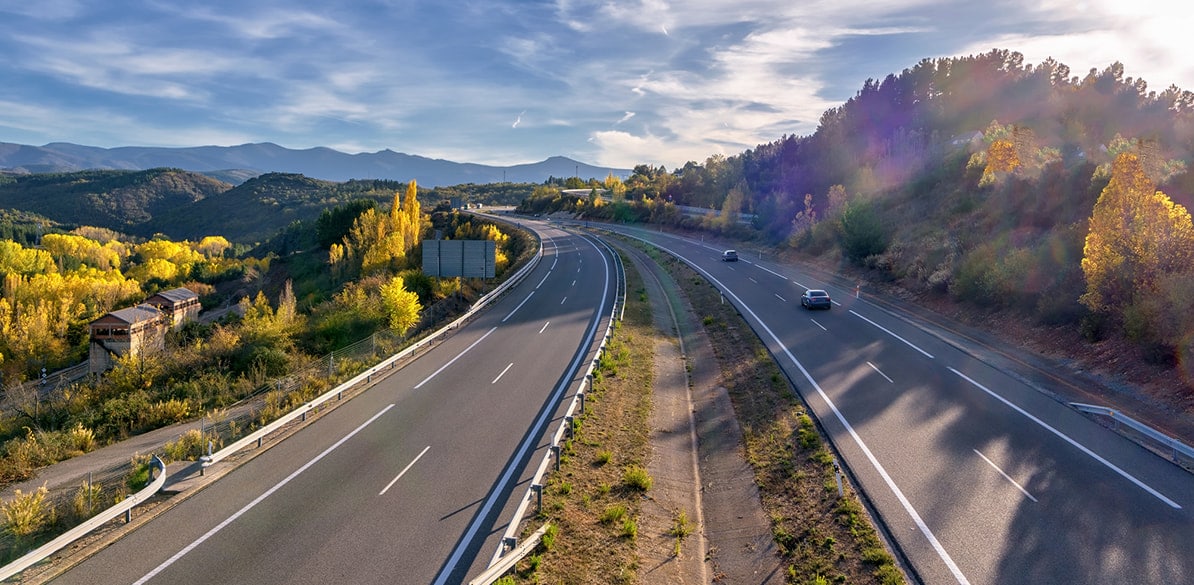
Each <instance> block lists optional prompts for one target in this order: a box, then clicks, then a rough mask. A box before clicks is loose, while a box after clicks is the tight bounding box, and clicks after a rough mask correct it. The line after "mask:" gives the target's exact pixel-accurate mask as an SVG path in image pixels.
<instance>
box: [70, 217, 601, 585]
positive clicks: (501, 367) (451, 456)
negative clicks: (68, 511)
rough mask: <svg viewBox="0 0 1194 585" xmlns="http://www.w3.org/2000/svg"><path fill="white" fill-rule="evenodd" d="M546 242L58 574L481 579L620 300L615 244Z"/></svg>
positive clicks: (549, 234) (239, 579) (552, 232)
mask: <svg viewBox="0 0 1194 585" xmlns="http://www.w3.org/2000/svg"><path fill="white" fill-rule="evenodd" d="M539 232H540V235H541V236H542V238H543V253H544V257H543V260H542V261H541V262H540V263H539V266H538V267H537V268H536V269H535V270H534V271H533V272H532V273H531V274H530V275H529V276H528V277H527V278H526V279H524V280H523V281H522V283H521V284H520V285H518V286H516V287H514V289H513V290H512V291H511V292H509V293H508V294H506V295H505V296H503V297H502V298H501V299H499V300H497V301H495V302H494V303H493V304H492V305H491V307H490V308H489V309H488V310H487V311H485V312H484V313H483V314H481V315H480V316H479V317H477V318H475V319H474V320H472V321H471V322H470V323H468V324H467V325H465V326H464V327H462V328H461V329H460V330H459V331H457V332H456V333H454V334H452V335H450V336H449V337H448V338H447V339H446V340H444V341H443V342H442V343H440V344H439V345H437V346H435V347H434V348H433V349H431V350H429V351H428V352H427V353H426V354H424V355H422V356H420V357H419V358H418V359H416V360H415V361H413V362H412V363H410V364H408V365H407V366H406V367H404V368H403V369H401V370H399V371H398V372H396V373H395V374H393V375H390V376H388V377H387V378H385V379H384V380H382V381H380V382H378V383H377V384H376V386H374V387H373V388H371V389H369V390H367V391H366V392H364V393H363V394H361V395H359V396H357V397H355V398H353V399H352V400H351V401H349V402H347V403H346V404H343V405H341V406H339V407H338V408H336V409H335V410H333V411H331V412H329V413H327V414H325V415H323V416H321V417H320V418H319V419H317V420H315V421H313V422H311V423H310V424H309V425H307V426H306V427H305V428H303V429H301V430H299V431H298V432H296V433H295V434H294V435H293V436H291V437H289V438H288V439H286V440H285V441H282V442H279V443H277V444H276V445H275V446H273V447H272V448H270V449H268V450H267V451H265V452H263V453H261V454H260V455H258V456H257V457H256V458H254V459H252V460H251V461H249V462H247V463H245V464H244V465H242V466H241V467H239V468H237V469H235V470H234V471H232V472H230V473H229V474H228V475H226V476H225V477H223V478H221V479H220V480H219V481H217V482H215V483H213V484H211V485H210V486H208V487H206V488H205V489H203V490H201V491H198V492H197V493H194V494H193V495H191V496H190V497H188V498H187V499H185V500H183V501H182V502H180V503H179V504H178V505H176V506H174V507H173V508H171V509H170V510H168V511H166V512H165V513H163V514H162V515H161V516H159V517H157V518H155V519H154V520H152V521H150V522H149V523H147V524H146V525H144V526H142V527H141V528H139V529H137V530H135V531H134V532H132V533H131V534H130V535H128V536H126V537H124V538H122V539H121V540H119V541H117V542H116V543H115V544H113V545H111V546H109V547H107V548H105V549H104V550H102V551H100V552H99V553H97V554H95V555H93V556H92V557H90V558H89V559H88V560H86V561H85V562H83V563H81V564H79V565H78V566H76V567H74V568H73V569H72V570H70V571H68V572H66V573H64V574H62V575H60V576H59V577H58V578H57V579H56V580H54V581H53V582H54V583H58V584H62V585H68V584H73V583H79V584H84V583H85V584H94V583H105V584H118V583H135V584H138V585H140V584H142V583H161V584H171V585H177V584H188V583H195V584H198V583H286V584H307V583H309V584H317V583H318V584H323V583H436V584H439V583H453V584H454V583H461V582H464V581H466V580H467V578H469V577H471V576H474V575H476V574H477V573H479V572H480V571H481V570H483V569H484V567H485V566H486V565H487V564H488V562H489V560H490V558H491V556H492V555H493V551H494V550H496V549H497V547H498V544H499V540H500V536H501V531H502V529H503V528H504V526H505V524H506V523H508V522H509V519H510V518H509V516H508V514H509V510H511V509H512V504H511V501H510V500H511V499H513V500H518V499H519V498H521V497H522V495H523V493H524V492H525V490H526V485H525V483H523V482H524V481H525V480H524V476H525V468H526V467H527V464H528V462H530V461H534V462H535V463H537V462H538V461H539V459H540V458H541V457H542V456H543V450H544V449H545V443H544V439H543V437H544V435H546V434H547V433H548V432H549V431H550V430H554V427H552V426H551V425H549V423H553V422H554V423H555V424H558V420H557V419H558V417H559V416H560V414H559V412H558V409H559V408H561V405H565V404H566V401H565V400H564V398H565V397H566V396H570V395H571V393H572V392H574V388H575V383H576V382H578V381H579V380H578V379H576V378H577V376H579V375H580V374H578V373H577V370H578V366H579V365H582V364H585V363H586V360H588V359H591V358H592V355H591V353H590V341H591V339H592V337H593V335H594V333H595V332H597V331H599V330H600V331H603V330H604V329H603V328H604V326H605V319H606V318H607V316H608V315H609V312H610V307H611V306H612V303H613V302H614V299H615V290H614V287H615V284H616V282H617V275H616V274H615V273H614V270H615V269H614V267H613V265H612V264H611V262H610V260H609V258H608V257H607V255H606V253H605V248H604V247H602V246H600V245H599V244H598V243H596V242H594V241H592V240H591V239H589V238H585V237H581V236H576V235H571V234H567V233H565V232H563V231H560V230H558V229H555V228H551V227H547V226H540V227H539ZM579 370H580V371H581V372H583V368H579ZM532 456H534V459H532Z"/></svg>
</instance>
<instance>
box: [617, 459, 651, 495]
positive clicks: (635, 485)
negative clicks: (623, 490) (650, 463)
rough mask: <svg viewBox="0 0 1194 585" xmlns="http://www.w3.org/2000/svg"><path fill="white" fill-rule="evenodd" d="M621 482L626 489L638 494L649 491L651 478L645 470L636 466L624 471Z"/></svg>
mask: <svg viewBox="0 0 1194 585" xmlns="http://www.w3.org/2000/svg"><path fill="white" fill-rule="evenodd" d="M622 482H623V483H625V484H626V486H627V487H629V488H631V489H635V490H638V491H640V492H645V491H647V490H649V489H651V476H650V475H649V474H647V470H646V469H644V468H642V467H640V466H638V465H632V466H630V467H629V468H627V469H626V473H624V474H623V475H622Z"/></svg>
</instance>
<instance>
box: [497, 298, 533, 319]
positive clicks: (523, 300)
mask: <svg viewBox="0 0 1194 585" xmlns="http://www.w3.org/2000/svg"><path fill="white" fill-rule="evenodd" d="M534 294H535V291H531V294H529V295H527V298H525V299H522V302H521V303H518V306H517V307H514V310H513V311H510V314H509V315H506V318H505V319H502V323H505V322H506V321H508V320H509V319H510V317H513V316H514V313H517V312H518V310H519V309H521V308H522V306H523V305H525V304H527V301H529V300H531V296H532V295H534Z"/></svg>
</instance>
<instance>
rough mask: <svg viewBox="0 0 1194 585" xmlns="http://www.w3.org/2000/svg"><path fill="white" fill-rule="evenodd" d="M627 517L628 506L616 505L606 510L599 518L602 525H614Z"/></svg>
mask: <svg viewBox="0 0 1194 585" xmlns="http://www.w3.org/2000/svg"><path fill="white" fill-rule="evenodd" d="M625 516H626V506H625V505H623V504H614V505H612V506H610V507H608V508H606V509H605V511H604V512H602V513H601V516H599V517H598V520H599V521H600V522H601V523H602V524H613V523H614V522H617V521H619V520H621V519H622V518H624V517H625Z"/></svg>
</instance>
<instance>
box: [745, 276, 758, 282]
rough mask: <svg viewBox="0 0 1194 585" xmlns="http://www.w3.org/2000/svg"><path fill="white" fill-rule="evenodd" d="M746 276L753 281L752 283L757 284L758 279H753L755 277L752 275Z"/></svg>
mask: <svg viewBox="0 0 1194 585" xmlns="http://www.w3.org/2000/svg"><path fill="white" fill-rule="evenodd" d="M747 278H749V279H750V281H751V282H753V283H755V284H759V281H757V280H755V277H753V276H748V277H747Z"/></svg>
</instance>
